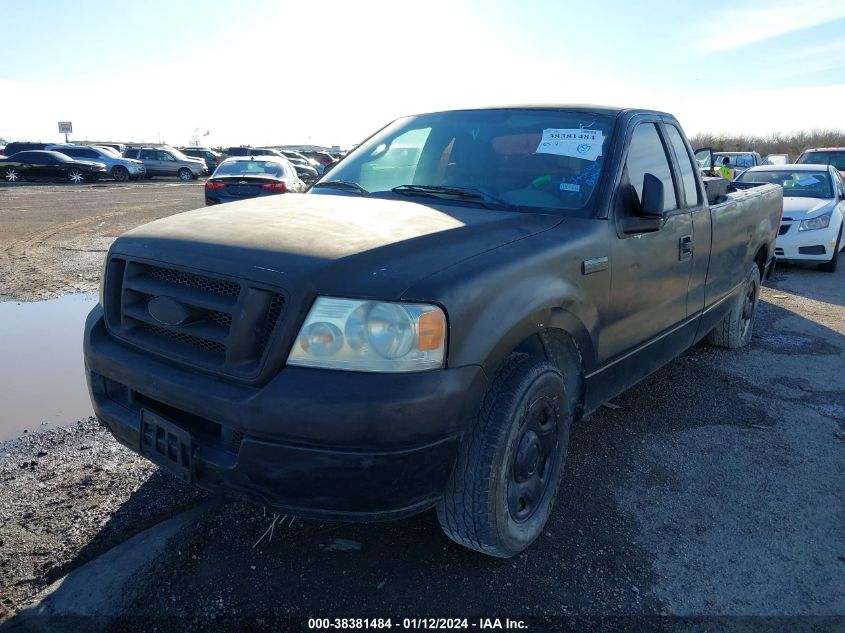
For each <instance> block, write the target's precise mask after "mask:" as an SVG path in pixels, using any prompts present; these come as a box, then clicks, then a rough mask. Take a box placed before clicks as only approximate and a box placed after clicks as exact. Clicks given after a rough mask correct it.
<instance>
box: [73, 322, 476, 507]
mask: <svg viewBox="0 0 845 633" xmlns="http://www.w3.org/2000/svg"><path fill="white" fill-rule="evenodd" d="M84 352H85V365H86V375H87V380H88V385H89V391H90V394H91V399H92V402H93V405H94V411H95V413H96V415H97V417H98V418H99V419H100V421H101V422H102V423H103V424H104V425H105V426H106V427H107V428H108V429H109V430H110V431H111V432H112V434H113V435H114V436H115V437H116V438H117V439H118V440H119V441H120V442H121V443H123V444H124V445H126V446H128V447H129V448H131V449H132V450H134V451H136V452H139V450H140V446H141V425H142V416H144V415H148V416H149V415H153V414H154V415H155V416H156V417H158V416H160V417H161V418H162V419H164V420H166V421H167V423H172V424H173V425H175V427H178V432H179V433H183V434H184V435H185V436H186V437H189V438H190V440H189V441H188V443H187V444H188V445H189V450H190V452H191V456H190V460H189V461H190V468H189V469H188V473H189V478H190V480H191V481H193V482H195V483H196V484H197V485H199V486H200V487H203V488H206V489H208V490H212V491H216V492H223V493H227V494H231V495H234V496H238V497H242V498H246V499H248V500H251V501H253V502H255V503H258V504H259V505H263V506H266V507H269V508H271V509H273V510H274V511H276V512H280V513H286V514H293V515H297V516H303V517H312V518H329V519H340V520H359V521H377V520H387V519H394V518H401V517H404V516H409V515H412V514H416V513H417V512H420V511H422V510H425V509H426V508H429V507H431V506H432V505H433V504H434V503H436V501H437V500H438V499H439V498H440V497H441V495H442V491H443V489H444V487H445V484H446V480H447V478H448V476H449V474H450V472H451V469H452V466H453V464H454V461H455V457H456V454H457V448H458V443H459V441H460V437H461V435H462V433H463V431H464V429H465V428H466V425H467V424H469V422H470V421H471V420H472V419H474V416H475V413H476V411H477V408H478V405H479V403H480V401H481V398H482V396H483V393H484V391H485V389H486V386H487V381H486V377H485V375H484V373H483V372H482V371H481V369H480V368H479V367H475V366H472V367H462V368H455V369H446V370H438V371H431V372H423V373H417V374H375V373H371V374H366V373H358V372H346V371H329V370H319V369H308V368H300V367H285V368H283V369H282V370H281V371H280V372H279V373H278V374H277V375H276V376H274V377H273V378H271V379H270V380H269V381H268V382H267V383H266V384H264V385H261V386H250V385H247V384H242V383H236V382H234V381H229V380H224V379H221V378H218V377H215V376H211V375H209V374H206V373H203V372H201V371H198V370H191V369H190V368H185V367H180V366H177V365H176V364H173V363H170V362H167V361H165V360H162V359H159V358H158V357H155V356H152V355H150V354H147V353H144V352H141V351H137V350H135V349H134V348H131V347H129V346H126V345H124V344H122V343H119V342H117V341H116V340H114V339H113V338H112V337H111V336H110V335H109V334H108V333H107V332H106V329H105V326H104V323H103V316H102V308H100V307H99V306H98V307H96V308H95V309H94V310H93V311H92V312H91V314H90V315H89V317H88V320H87V322H86V327H85V342H84ZM144 412H148V413H146V414H145V413H144Z"/></svg>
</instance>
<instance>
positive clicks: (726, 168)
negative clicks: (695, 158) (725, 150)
mask: <svg viewBox="0 0 845 633" xmlns="http://www.w3.org/2000/svg"><path fill="white" fill-rule="evenodd" d="M730 163H731V159H730V158H728V157H727V156H725V157H724V158H723V159H722V166H721V167H719V175H720V176H721V177H722V178H726V179H728V180H733V179H734V170H733V168H732V167H731V165H730Z"/></svg>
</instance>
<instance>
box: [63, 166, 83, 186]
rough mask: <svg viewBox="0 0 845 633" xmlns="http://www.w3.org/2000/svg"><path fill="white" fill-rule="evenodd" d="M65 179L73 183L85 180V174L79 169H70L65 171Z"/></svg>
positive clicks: (76, 183)
mask: <svg viewBox="0 0 845 633" xmlns="http://www.w3.org/2000/svg"><path fill="white" fill-rule="evenodd" d="M67 180H68V182H71V183H73V184H75V185H78V184H80V183H83V182H85V174H83V173H82V170H80V169H71V170H70V171H68V173H67Z"/></svg>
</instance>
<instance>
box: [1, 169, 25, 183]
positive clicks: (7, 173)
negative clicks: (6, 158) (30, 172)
mask: <svg viewBox="0 0 845 633" xmlns="http://www.w3.org/2000/svg"><path fill="white" fill-rule="evenodd" d="M20 179H21V172H20V170H18V169H15V168H14V167H7V168H6V169H4V170H3V180H5V181H6V182H18V181H19V180H20Z"/></svg>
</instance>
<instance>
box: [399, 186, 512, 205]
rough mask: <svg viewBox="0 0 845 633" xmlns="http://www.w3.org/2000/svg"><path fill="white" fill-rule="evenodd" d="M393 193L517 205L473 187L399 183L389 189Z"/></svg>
mask: <svg viewBox="0 0 845 633" xmlns="http://www.w3.org/2000/svg"><path fill="white" fill-rule="evenodd" d="M391 191H392V192H393V193H398V194H401V195H411V196H436V197H439V198H459V199H461V200H470V201H472V202H477V203H478V204H480V205H481V206H483V207H485V208H487V209H490V208H492V207H490V206H489V205H490V204H495V205H497V206H500V207H505V208H506V209H517V208H518V206H517V205H515V204H511V203H510V202H508V201H507V200H503V199H502V198H499V197H498V196H494V195H493V194H492V193H487V192H486V191H482V190H481V189H475V188H474V187H438V186H435V185H399V186H398V187H394V188H393V189H391Z"/></svg>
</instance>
